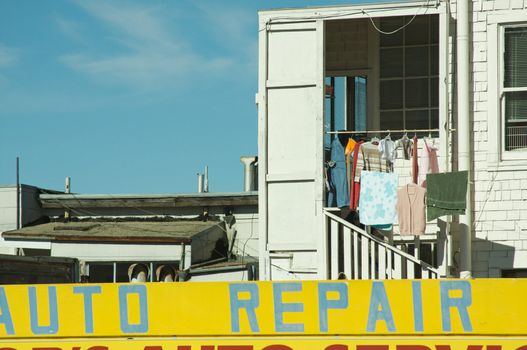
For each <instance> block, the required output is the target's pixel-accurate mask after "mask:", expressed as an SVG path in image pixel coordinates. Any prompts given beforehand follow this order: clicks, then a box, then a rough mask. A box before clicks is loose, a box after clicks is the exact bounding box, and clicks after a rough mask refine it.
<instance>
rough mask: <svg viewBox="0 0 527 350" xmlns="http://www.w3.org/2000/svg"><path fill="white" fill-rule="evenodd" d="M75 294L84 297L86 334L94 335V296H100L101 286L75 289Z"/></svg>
mask: <svg viewBox="0 0 527 350" xmlns="http://www.w3.org/2000/svg"><path fill="white" fill-rule="evenodd" d="M73 293H74V294H83V295H84V329H85V331H86V333H88V334H92V333H93V305H92V296H93V294H100V293H101V287H100V286H82V287H73Z"/></svg>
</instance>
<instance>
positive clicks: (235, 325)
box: [229, 283, 260, 332]
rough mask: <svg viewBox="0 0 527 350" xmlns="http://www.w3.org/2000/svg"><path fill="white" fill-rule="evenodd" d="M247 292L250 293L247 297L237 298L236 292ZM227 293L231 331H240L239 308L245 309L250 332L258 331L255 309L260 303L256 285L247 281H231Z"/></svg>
mask: <svg viewBox="0 0 527 350" xmlns="http://www.w3.org/2000/svg"><path fill="white" fill-rule="evenodd" d="M241 292H247V293H249V294H250V297H249V299H238V293H241ZM229 295H230V302H231V328H232V331H233V332H239V331H240V317H239V314H238V312H239V310H240V309H245V312H247V317H248V318H249V325H250V326H251V332H260V327H258V321H257V319H256V312H255V309H256V308H257V307H258V306H259V304H260V297H259V295H258V285H257V284H253V283H251V284H249V283H243V284H241V283H233V284H229Z"/></svg>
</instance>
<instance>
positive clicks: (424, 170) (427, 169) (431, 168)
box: [417, 138, 439, 188]
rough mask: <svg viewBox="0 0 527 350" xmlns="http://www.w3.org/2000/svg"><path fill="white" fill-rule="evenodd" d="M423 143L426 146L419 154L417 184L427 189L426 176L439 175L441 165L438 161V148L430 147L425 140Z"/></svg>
mask: <svg viewBox="0 0 527 350" xmlns="http://www.w3.org/2000/svg"><path fill="white" fill-rule="evenodd" d="M423 141H424V144H425V146H424V147H423V148H422V149H421V151H420V152H419V153H420V156H419V179H418V180H417V183H418V184H419V185H420V186H422V187H424V188H426V174H435V173H438V172H439V163H438V161H437V151H438V149H437V147H435V146H433V145H428V143H427V142H426V139H425V138H423Z"/></svg>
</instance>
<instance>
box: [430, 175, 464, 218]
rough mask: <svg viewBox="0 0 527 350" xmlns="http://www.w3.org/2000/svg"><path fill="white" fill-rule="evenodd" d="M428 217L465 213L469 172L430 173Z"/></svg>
mask: <svg viewBox="0 0 527 350" xmlns="http://www.w3.org/2000/svg"><path fill="white" fill-rule="evenodd" d="M426 182H427V185H428V186H427V187H428V202H427V208H428V213H427V219H428V221H430V220H434V219H437V218H438V217H440V216H443V215H458V214H465V210H466V208H467V184H468V172H467V171H456V172H452V173H441V174H428V175H427V176H426Z"/></svg>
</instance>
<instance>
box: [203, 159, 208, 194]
mask: <svg viewBox="0 0 527 350" xmlns="http://www.w3.org/2000/svg"><path fill="white" fill-rule="evenodd" d="M204 175H205V180H204V181H203V192H209V166H208V165H205V174H204Z"/></svg>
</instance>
